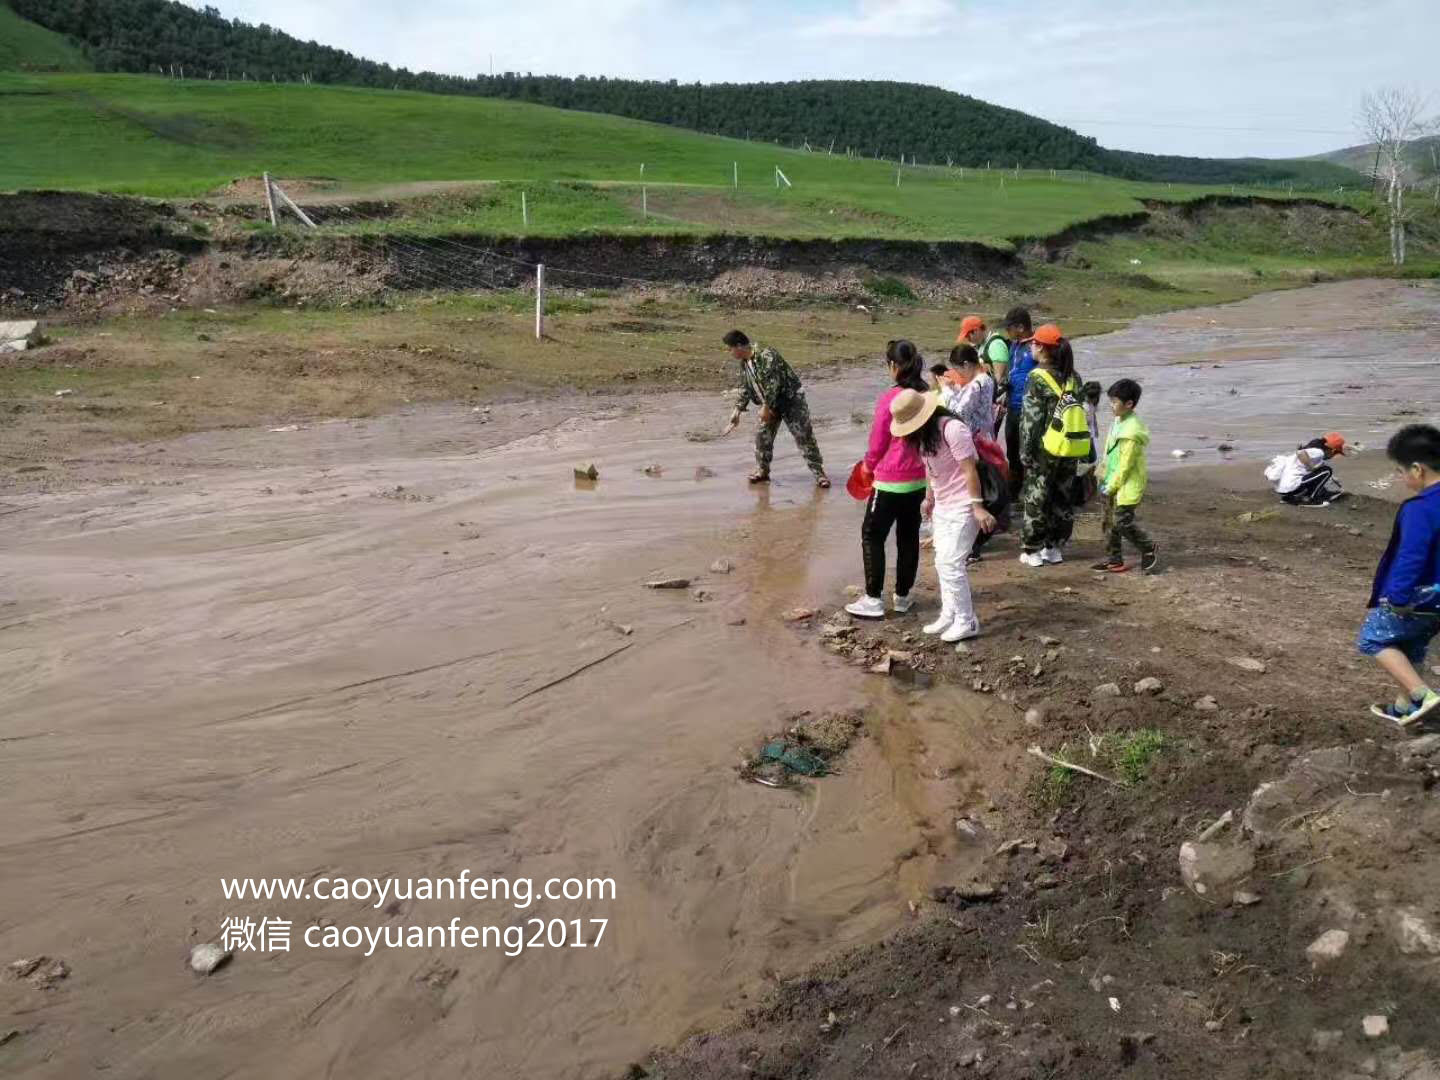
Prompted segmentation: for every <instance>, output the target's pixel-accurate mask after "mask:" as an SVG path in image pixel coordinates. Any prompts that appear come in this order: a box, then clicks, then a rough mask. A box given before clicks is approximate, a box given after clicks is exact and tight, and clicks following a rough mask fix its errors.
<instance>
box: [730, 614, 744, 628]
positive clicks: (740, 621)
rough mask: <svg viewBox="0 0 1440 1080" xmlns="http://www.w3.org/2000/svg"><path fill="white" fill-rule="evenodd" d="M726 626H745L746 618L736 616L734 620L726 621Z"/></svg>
mask: <svg viewBox="0 0 1440 1080" xmlns="http://www.w3.org/2000/svg"><path fill="white" fill-rule="evenodd" d="M725 625H726V626H744V625H745V616H744V615H736V616H734V617H733V618H729V619H726V620H725Z"/></svg>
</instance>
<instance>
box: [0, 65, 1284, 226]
mask: <svg viewBox="0 0 1440 1080" xmlns="http://www.w3.org/2000/svg"><path fill="white" fill-rule="evenodd" d="M0 144H3V145H7V146H12V147H13V146H24V147H26V151H25V153H23V154H7V155H4V156H3V157H0V190H14V189H19V188H64V189H72V190H85V191H97V190H103V191H113V192H121V193H130V194H139V195H152V196H166V197H185V196H195V195H202V194H205V193H207V192H211V191H215V190H217V189H219V188H222V187H223V186H225V185H227V184H228V183H230V182H231V181H232V180H235V179H238V178H245V177H258V176H259V174H260V173H261V172H263V171H267V170H268V171H269V172H271V173H272V174H275V175H276V176H278V177H282V178H286V179H300V178H322V179H323V180H325V181H326V182H328V183H331V184H334V185H338V186H341V187H343V188H344V189H345V190H346V192H348V193H349V194H350V195H351V196H359V195H361V194H363V192H364V190H365V189H366V188H367V187H368V188H376V187H382V186H386V185H410V184H412V183H413V182H415V181H486V182H503V183H502V186H498V187H490V188H486V189H484V190H483V191H482V192H481V193H480V194H478V195H477V194H474V193H472V194H471V195H469V196H467V197H465V198H458V197H457V198H450V199H439V198H437V199H435V200H433V203H432V204H431V205H430V206H429V211H430V212H431V214H432V217H433V221H432V222H431V225H432V227H433V228H434V229H437V230H438V229H444V228H457V227H460V228H472V229H483V230H486V231H491V232H504V233H514V234H520V233H537V234H550V235H557V234H566V233H572V232H576V231H581V230H603V231H609V232H627V231H629V232H696V231H732V232H747V233H765V234H770V235H790V236H861V237H872V236H873V237H890V236H895V237H908V238H915V239H927V240H960V239H978V240H987V241H1000V240H1004V239H1005V238H1012V237H1019V236H1039V235H1047V234H1050V233H1053V232H1056V231H1058V230H1060V229H1062V228H1064V227H1066V226H1068V225H1070V224H1073V223H1075V222H1079V221H1088V220H1092V219H1094V218H1097V217H1101V216H1104V215H1112V214H1127V213H1133V212H1135V211H1136V210H1138V209H1140V203H1139V202H1138V201H1137V200H1139V199H1142V198H1172V199H1183V198H1186V197H1192V196H1195V195H1199V194H1202V193H1204V192H1206V191H1212V190H1222V191H1225V192H1229V191H1230V190H1231V189H1230V188H1229V186H1228V185H1227V186H1225V187H1223V188H1219V189H1214V188H1202V187H1190V186H1183V185H1178V184H1177V185H1174V186H1173V187H1171V186H1170V185H1166V184H1139V183H1131V182H1127V181H1120V180H1113V179H1108V178H1102V177H1095V176H1091V175H1088V174H1064V173H1062V174H1058V175H1056V176H1054V177H1053V178H1052V176H1051V174H1050V172H1049V170H1044V171H1036V172H1030V173H1024V174H1022V175H1020V176H1018V177H1017V176H1016V175H1015V174H1014V172H1013V171H1008V172H1001V171H999V170H997V171H995V172H986V171H984V170H973V169H972V170H965V171H964V173H963V174H962V172H961V171H960V170H958V169H947V168H944V167H933V168H927V167H920V168H906V169H904V170H903V171H902V172H901V175H900V184H899V186H897V185H896V171H897V170H896V167H895V166H894V165H891V164H885V163H883V162H874V161H868V160H863V159H856V160H849V159H846V158H845V157H843V156H840V155H835V156H829V155H826V154H823V153H804V152H801V151H794V150H784V149H781V148H778V147H775V146H771V145H768V144H764V143H754V142H746V141H743V140H736V139H727V138H722V137H719V136H710V135H700V134H697V133H694V132H689V131H685V130H682V129H677V128H673V127H667V126H663V125H658V124H648V123H643V122H640V121H635V120H625V119H621V118H618V117H613V116H604V115H597V114H594V113H582V112H569V111H566V110H561V109H552V108H547V107H544V106H537V105H525V104H521V103H518V102H510V101H500V100H495V99H490V98H471V97H458V96H442V95H430V94H420V93H411V92H407V91H388V90H362V89H357V88H345V87H321V86H303V85H294V84H291V85H284V84H279V85H268V84H257V83H253V82H250V83H237V82H223V81H221V80H214V81H209V80H205V81H191V80H186V81H181V80H174V79H162V78H157V77H147V76H138V75H19V74H10V75H4V74H0ZM642 164H643V165H644V166H645V172H644V180H645V183H646V185H647V188H648V192H647V194H646V197H645V202H647V203H648V209H649V211H650V215H649V216H648V217H647V216H644V214H643V211H642V196H641V192H640V186H639V182H640V180H641V172H640V167H641V165H642ZM737 164H738V168H739V176H740V184H739V187H738V188H733V187H732V186H731V185H732V181H733V176H734V174H733V171H732V170H733V169H734V167H735V166H736V165H737ZM777 166H779V168H780V169H782V170H783V171H784V173H785V175H786V176H787V177H788V178H789V180H790V182H791V183H792V184H793V185H794V186H793V188H785V187H783V186H782V187H780V188H777V187H776V179H775V168H776V167H777ZM522 188H525V189H528V190H529V195H528V198H529V201H530V207H531V221H530V225H529V226H528V227H522V224H521V221H520V214H519V194H520V190H521V189H522ZM1247 190H1248V191H1251V192H1254V193H1264V194H1270V195H1275V194H1277V190H1276V189H1274V188H1271V189H1245V188H1240V189H1238V191H1239V192H1240V193H1246V192H1247ZM400 193H401V192H399V191H395V190H391V191H389V192H387V193H386V194H387V195H396V194H400ZM406 193H409V194H414V193H415V192H413V191H412V192H406ZM422 209H423V208H422ZM406 227H407V228H414V227H416V222H414V221H413V220H412V221H408V222H407V224H406Z"/></svg>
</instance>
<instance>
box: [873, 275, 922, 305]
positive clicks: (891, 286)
mask: <svg viewBox="0 0 1440 1080" xmlns="http://www.w3.org/2000/svg"><path fill="white" fill-rule="evenodd" d="M865 288H866V290H867V291H868V292H869V293H870V295H871V296H873V297H875V298H876V299H877V300H911V301H913V300H918V299H919V297H917V296H916V295H915V290H914V289H912V288H910V286H909V285H906V284H905V282H903V281H901V280H900V279H899V278H893V277H879V276H877V277H872V278H869V279H867V280H866V282H865Z"/></svg>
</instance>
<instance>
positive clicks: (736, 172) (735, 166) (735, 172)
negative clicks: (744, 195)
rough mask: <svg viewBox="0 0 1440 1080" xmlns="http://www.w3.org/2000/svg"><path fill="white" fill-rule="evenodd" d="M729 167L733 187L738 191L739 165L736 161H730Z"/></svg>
mask: <svg viewBox="0 0 1440 1080" xmlns="http://www.w3.org/2000/svg"><path fill="white" fill-rule="evenodd" d="M730 167H731V169H732V171H733V176H734V187H735V189H736V190H737V191H738V190H739V189H740V163H739V162H738V161H732V162H731V163H730Z"/></svg>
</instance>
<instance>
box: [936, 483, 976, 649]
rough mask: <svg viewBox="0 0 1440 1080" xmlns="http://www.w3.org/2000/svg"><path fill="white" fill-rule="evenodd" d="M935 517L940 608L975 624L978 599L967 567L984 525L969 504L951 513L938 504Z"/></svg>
mask: <svg viewBox="0 0 1440 1080" xmlns="http://www.w3.org/2000/svg"><path fill="white" fill-rule="evenodd" d="M933 518H934V528H935V576H936V577H938V578H939V579H940V610H941V611H942V612H948V613H949V614H950V616H951V617H952V618H953V619H958V620H961V621H963V622H965V623H972V622H974V621H975V602H974V601H973V600H972V599H971V597H970V572H969V570H968V569H966V566H965V556H966V555H968V554H970V548H971V547H972V546H973V545H974V543H975V536H976V534H977V533H978V532H979V531H980V526H979V525H978V524H977V523H976V521H975V516H974V515H973V514H972V513H971V512H970V507H968V506H965V507H962V508H961V509H960V510H959V511H950V512H948V513H947V512H946V511H945V510H944V508H943V507H940V506H938V505H937V506H936V507H935V511H934V515H933Z"/></svg>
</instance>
